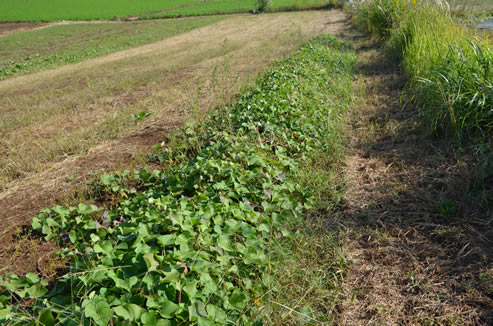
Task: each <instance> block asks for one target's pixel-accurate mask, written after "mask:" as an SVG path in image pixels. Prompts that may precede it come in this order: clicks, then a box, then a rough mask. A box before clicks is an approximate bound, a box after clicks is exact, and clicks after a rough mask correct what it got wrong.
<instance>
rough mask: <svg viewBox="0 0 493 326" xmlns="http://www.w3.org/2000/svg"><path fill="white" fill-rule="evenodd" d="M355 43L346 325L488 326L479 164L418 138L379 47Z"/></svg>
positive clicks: (492, 302) (344, 214)
mask: <svg viewBox="0 0 493 326" xmlns="http://www.w3.org/2000/svg"><path fill="white" fill-rule="evenodd" d="M353 39H356V42H357V44H358V47H357V49H358V55H359V61H360V63H359V71H358V78H357V80H356V98H357V100H356V104H355V106H354V109H353V111H352V112H351V115H350V119H349V128H348V129H349V134H350V135H351V137H350V150H349V153H348V156H347V159H346V174H347V192H346V194H345V206H344V207H343V208H342V209H341V211H340V212H339V213H338V217H337V221H338V222H340V223H342V224H344V225H345V226H346V253H347V255H348V257H349V258H350V259H351V261H352V264H351V265H350V266H351V267H350V270H349V272H348V277H347V280H346V285H345V288H344V292H345V300H344V303H343V304H342V305H341V314H340V324H341V325H492V324H493V283H492V280H493V268H492V258H493V253H492V248H493V246H492V242H493V229H492V225H491V217H492V216H493V212H491V211H487V209H481V208H480V207H479V206H474V205H472V204H471V203H470V202H469V199H470V196H469V195H468V189H469V186H470V183H471V180H472V176H471V171H472V170H473V169H471V167H472V166H473V165H472V164H473V162H474V161H473V159H472V158H471V157H470V156H468V155H459V154H458V153H457V152H456V151H455V147H454V146H453V145H450V144H447V143H445V142H444V141H440V140H437V139H435V138H433V137H432V136H431V135H429V134H428V133H426V132H425V131H424V130H423V129H421V127H420V124H419V122H418V119H417V116H416V111H415V109H414V108H412V107H410V106H409V107H406V108H404V109H403V108H402V107H403V104H402V103H401V101H400V97H401V92H402V89H403V86H404V84H405V79H404V78H403V76H402V74H401V73H399V71H398V70H397V69H396V67H394V66H392V65H390V64H388V63H386V60H385V58H384V57H383V55H382V53H381V52H382V51H381V49H379V48H378V45H376V44H374V43H372V42H370V41H367V40H365V39H366V38H364V37H361V36H360V37H359V38H358V37H356V38H355V37H354V35H353ZM488 220H489V222H488Z"/></svg>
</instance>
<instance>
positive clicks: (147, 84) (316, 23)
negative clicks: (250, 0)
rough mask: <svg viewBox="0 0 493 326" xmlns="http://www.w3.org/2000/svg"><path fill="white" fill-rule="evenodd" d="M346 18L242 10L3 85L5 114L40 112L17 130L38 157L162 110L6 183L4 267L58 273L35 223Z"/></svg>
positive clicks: (1, 224) (1, 221)
mask: <svg viewBox="0 0 493 326" xmlns="http://www.w3.org/2000/svg"><path fill="white" fill-rule="evenodd" d="M344 19H345V15H344V14H343V13H341V12H339V11H323V12H322V11H316V12H300V13H294V12H293V13H285V14H274V15H256V16H253V15H248V16H235V18H234V19H231V20H225V21H221V22H219V23H216V24H213V25H209V26H206V27H203V28H199V29H197V30H194V31H191V32H189V33H185V34H182V35H179V36H176V37H172V38H170V39H167V40H164V41H160V42H156V43H153V44H149V45H145V46H142V47H138V48H132V49H130V50H126V51H122V52H118V53H114V54H111V55H108V56H106V57H100V58H97V59H94V60H89V61H86V62H81V63H78V64H73V65H67V66H62V67H60V68H56V69H53V70H48V71H44V72H40V73H34V74H30V75H24V76H20V77H17V78H12V79H8V80H5V81H2V82H0V93H1V94H3V95H5V96H6V97H4V99H8V101H6V102H4V103H5V106H4V107H2V106H1V105H0V113H2V110H3V112H4V113H5V114H14V116H16V115H17V114H22V115H23V114H28V116H27V118H28V119H31V118H32V116H35V115H37V114H39V115H40V117H41V118H42V119H41V120H40V121H39V122H37V123H36V124H35V125H34V129H26V130H25V132H22V131H21V130H19V129H17V130H15V133H17V132H19V134H18V136H15V137H14V136H13V135H12V134H9V137H11V138H12V139H14V140H15V139H17V140H20V144H21V145H22V146H20V147H19V150H22V152H21V153H24V154H23V156H24V157H25V158H28V157H32V160H36V159H37V157H36V155H33V153H34V152H35V151H36V150H39V148H38V149H36V148H35V147H31V148H30V149H29V150H26V149H28V148H29V147H28V146H31V145H32V144H33V143H34V142H35V143H37V144H41V145H43V147H45V149H46V148H48V145H50V144H52V143H53V142H55V141H56V138H54V136H53V134H56V133H59V131H60V130H63V132H64V133H65V138H68V139H70V138H69V137H72V133H74V132H76V131H77V130H79V129H80V128H90V127H91V126H92V125H93V124H97V123H99V122H100V121H102V120H105V119H110V121H112V120H111V119H112V118H114V117H117V116H119V115H121V114H123V113H124V114H123V116H124V117H126V116H127V113H126V112H127V111H125V110H129V109H133V108H137V109H139V110H145V111H147V112H154V115H152V117H151V118H149V121H147V120H146V121H144V122H142V123H139V124H135V125H133V124H132V123H130V124H129V123H128V122H125V123H123V124H122V125H121V126H120V127H118V128H120V129H121V130H123V131H121V132H115V134H114V135H113V136H110V137H107V138H101V139H99V138H98V141H96V142H95V144H94V145H91V146H90V147H89V148H88V149H87V151H86V152H85V153H82V154H80V153H79V154H76V153H70V152H67V153H65V154H61V155H56V156H55V157H54V159H53V160H52V161H49V162H44V163H43V165H41V166H40V168H39V169H38V170H37V171H33V172H26V173H25V174H23V175H21V176H19V177H18V178H17V179H15V180H13V181H12V182H10V183H8V184H6V185H0V189H2V190H1V191H0V212H2V213H1V218H0V230H1V231H0V266H1V267H0V273H6V272H16V273H18V274H22V273H26V272H37V273H38V274H40V275H42V276H44V277H46V278H51V277H53V276H55V275H56V274H57V273H58V272H59V271H60V270H61V269H63V267H64V263H63V262H61V261H57V260H56V259H53V253H54V251H55V250H56V249H57V248H55V247H54V246H53V245H52V244H50V243H46V242H44V241H43V239H42V237H40V235H39V234H36V233H35V232H32V231H30V227H29V226H30V223H31V220H32V218H33V217H34V216H36V215H37V214H38V213H39V211H40V210H41V209H43V208H46V207H50V206H52V205H54V204H70V203H75V202H76V201H77V200H80V197H78V196H77V194H78V193H79V192H81V191H82V192H83V190H84V188H86V185H87V184H88V182H90V181H91V180H93V179H94V178H95V177H97V176H98V175H101V174H102V173H103V172H105V171H119V170H122V169H129V168H139V167H142V166H145V165H146V164H147V163H146V162H145V160H143V159H142V158H141V157H142V156H144V155H145V154H149V153H150V151H151V150H152V148H153V146H155V145H156V144H157V143H160V142H161V141H162V140H163V139H165V136H166V134H167V133H168V132H169V131H170V130H172V129H173V128H176V127H177V126H181V125H183V124H184V123H185V122H187V121H191V120H194V119H200V118H201V117H203V115H204V114H205V113H206V112H207V111H208V110H211V109H213V108H214V107H215V106H217V105H221V104H223V103H225V102H228V101H230V100H231V99H232V98H233V97H234V96H235V94H237V93H238V91H240V90H241V89H242V88H243V87H245V86H248V85H249V83H251V81H252V80H253V79H254V78H255V77H256V76H258V75H259V74H260V73H261V72H262V71H263V70H264V69H265V68H266V67H267V66H268V65H269V64H270V63H271V62H272V61H274V60H277V59H280V58H283V57H286V56H288V55H289V54H291V53H292V52H293V51H295V50H296V49H297V48H298V47H299V46H301V45H302V44H303V43H305V42H306V40H308V39H310V38H312V37H313V36H315V35H317V34H320V33H322V32H327V33H336V32H339V31H340V30H341V29H342V28H344V25H343V21H344ZM116 84H122V85H123V87H122V88H123V90H120V89H118V87H117V85H116ZM115 89H116V91H115ZM60 94H63V95H60ZM81 94H82V95H81ZM16 103H21V104H22V105H21V104H19V105H18V106H16V105H17V104H16ZM0 104H1V103H0ZM24 105H26V106H24ZM14 111H15V112H14ZM121 112H123V113H121ZM51 114H53V118H50V115H51ZM128 115H129V114H128ZM108 117H109V118H108ZM19 119H20V118H19ZM22 119H24V118H22ZM125 119H126V120H128V118H125ZM117 122H118V121H117ZM108 126H110V127H112V128H115V129H116V130H117V131H118V130H120V129H118V128H117V127H115V126H112V125H108ZM23 128H24V129H25V127H23ZM23 128H20V129H23ZM89 130H92V129H89ZM98 130H99V129H98ZM99 133H100V131H94V132H93V133H92V134H91V135H92V137H94V138H97V137H100V135H99ZM21 135H24V136H21ZM76 135H77V134H76ZM32 140H34V141H32ZM73 141H74V142H75V141H79V139H78V138H75V136H74V138H73ZM14 149H15V148H14ZM1 155H2V154H1V152H0V159H1V158H2V156H1ZM41 155H43V152H39V155H38V156H41ZM26 171H28V170H26Z"/></svg>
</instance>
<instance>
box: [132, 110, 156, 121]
mask: <svg viewBox="0 0 493 326" xmlns="http://www.w3.org/2000/svg"><path fill="white" fill-rule="evenodd" d="M153 114H154V112H145V111H142V112H139V113H138V114H135V113H133V114H132V118H134V120H135V121H136V122H138V121H142V120H144V119H145V118H148V117H150V116H151V115H153Z"/></svg>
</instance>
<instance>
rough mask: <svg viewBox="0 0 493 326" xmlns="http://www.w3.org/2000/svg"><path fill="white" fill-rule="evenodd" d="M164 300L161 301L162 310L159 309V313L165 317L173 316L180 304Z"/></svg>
mask: <svg viewBox="0 0 493 326" xmlns="http://www.w3.org/2000/svg"><path fill="white" fill-rule="evenodd" d="M163 301H164V302H162V303H161V310H160V311H159V313H160V314H161V316H163V317H164V318H173V317H174V315H175V312H176V311H177V310H178V309H179V308H180V306H179V305H177V304H175V303H174V302H171V301H169V300H163Z"/></svg>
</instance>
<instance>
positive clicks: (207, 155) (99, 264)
mask: <svg viewBox="0 0 493 326" xmlns="http://www.w3.org/2000/svg"><path fill="white" fill-rule="evenodd" d="M355 61H356V59H355V55H354V52H353V51H352V49H351V47H350V45H348V44H346V43H344V42H342V41H340V40H338V39H336V38H334V37H332V36H322V37H318V38H316V39H314V40H313V41H312V42H310V43H309V44H308V45H307V46H306V47H305V48H303V49H302V50H301V51H300V52H299V53H298V54H297V55H296V56H294V57H293V58H291V59H288V60H286V61H285V62H283V63H282V64H280V65H279V66H277V67H276V68H274V69H272V70H271V71H269V72H268V73H267V74H266V75H265V76H264V77H262V78H260V79H259V80H258V81H257V84H256V87H255V88H254V89H253V90H251V91H250V92H248V93H246V94H245V95H244V96H242V97H241V98H239V99H238V100H237V101H236V102H235V103H234V104H233V105H231V106H230V107H224V108H220V109H218V111H217V112H216V113H214V114H213V115H211V116H210V117H209V118H208V119H206V120H205V121H204V122H203V123H199V124H195V125H188V126H186V127H184V128H183V129H181V130H179V131H178V132H177V133H176V134H175V135H174V137H173V139H174V142H175V146H174V147H172V148H161V149H160V150H159V152H156V154H155V157H156V158H159V159H160V160H162V161H165V162H167V163H168V167H167V169H166V170H163V171H160V170H155V171H147V170H139V171H134V172H133V173H131V172H128V171H126V172H124V173H122V174H119V175H118V174H114V175H106V176H105V177H104V178H103V180H102V183H103V184H104V186H105V187H106V189H107V190H106V191H108V192H115V193H117V194H118V195H119V196H121V197H123V198H126V199H125V200H123V201H122V202H120V203H119V204H117V205H115V207H113V208H112V209H110V210H105V209H103V208H100V207H96V206H93V205H86V204H83V203H81V204H79V205H78V206H77V207H62V206H57V207H54V208H51V209H47V210H45V211H43V212H42V214H40V215H39V216H38V217H37V218H35V219H34V220H33V228H34V229H40V230H41V231H42V233H43V234H44V235H45V238H46V240H51V241H57V242H59V244H60V245H61V247H63V248H64V249H63V250H62V251H61V252H60V253H59V254H60V255H62V256H63V257H65V258H68V259H71V271H70V272H69V273H67V274H66V275H64V276H63V278H61V279H60V280H59V281H57V282H56V283H55V284H54V285H53V286H51V287H49V286H48V285H47V284H46V282H44V281H39V279H38V278H37V277H36V276H35V275H31V274H28V275H26V276H25V277H18V276H15V275H10V276H8V277H7V278H6V279H4V280H2V283H1V286H2V287H3V288H5V289H6V290H7V291H5V293H3V294H2V296H0V322H7V323H10V324H22V325H35V324H37V323H39V322H42V323H44V324H45V325H54V324H61V325H79V324H82V323H84V324H89V323H91V324H95V325H108V324H110V323H113V324H119V325H121V324H132V325H133V324H136V325H185V324H186V325H190V324H192V325H225V324H243V325H250V324H257V325H259V324H261V321H260V319H259V314H261V311H262V307H261V304H260V303H259V298H262V297H263V296H264V295H265V292H266V289H267V288H268V287H269V285H270V282H272V280H271V278H270V277H269V275H268V269H267V267H268V259H267V252H268V250H269V246H270V243H271V241H272V239H273V238H283V237H286V236H289V232H288V230H287V225H288V224H289V223H290V222H293V221H297V220H301V219H302V217H303V213H304V212H305V210H306V209H307V208H309V207H310V206H311V203H312V202H313V197H312V195H311V192H310V189H308V188H306V187H303V186H302V184H300V183H299V180H298V178H299V177H300V175H301V174H300V168H299V167H300V166H301V165H303V164H306V163H309V162H311V161H312V160H313V158H314V157H315V156H316V155H318V154H319V153H321V152H325V153H330V152H331V151H332V150H333V145H332V144H331V139H337V138H338V137H340V133H339V132H336V130H335V129H334V127H333V125H334V124H333V123H332V122H331V119H334V118H336V119H339V116H340V112H341V110H342V109H343V108H345V107H347V105H348V102H349V101H350V93H346V96H342V97H341V99H342V101H341V102H340V103H338V102H335V101H334V99H335V98H337V97H334V96H332V95H333V94H336V93H339V92H341V91H342V90H345V91H346V92H347V89H348V88H350V85H351V82H352V71H353V67H354V65H355ZM348 86H349V87H348ZM128 185H133V186H132V188H131V189H128V188H127V187H128ZM259 279H261V280H262V281H259ZM43 282H44V283H43ZM30 299H34V302H35V303H34V304H31V303H30V302H29V301H28V300H30ZM16 302H17V304H16ZM25 309H28V310H29V312H28V313H26V312H25Z"/></svg>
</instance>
